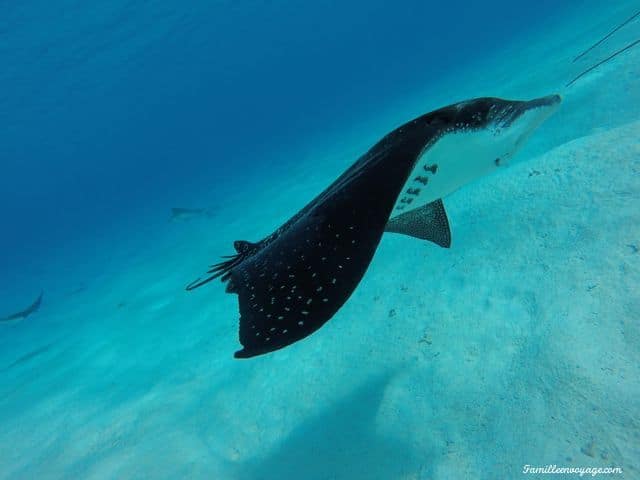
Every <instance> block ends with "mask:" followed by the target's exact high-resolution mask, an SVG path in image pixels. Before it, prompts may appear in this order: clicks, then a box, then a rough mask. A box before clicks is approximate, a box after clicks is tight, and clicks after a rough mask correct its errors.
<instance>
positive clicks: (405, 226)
mask: <svg viewBox="0 0 640 480" xmlns="http://www.w3.org/2000/svg"><path fill="white" fill-rule="evenodd" d="M385 231H386V232H393V233H401V234H403V235H409V236H411V237H416V238H420V239H422V240H429V241H430V242H433V243H435V244H437V245H440V246H441V247H445V248H449V247H450V246H451V230H450V228H449V219H448V218H447V212H446V211H445V209H444V204H443V203H442V199H439V200H436V201H435V202H431V203H428V204H426V205H425V206H423V207H420V208H416V209H414V210H411V211H409V212H406V213H403V214H402V215H398V216H397V217H394V218H392V219H391V220H389V222H388V223H387V226H386V227H385Z"/></svg>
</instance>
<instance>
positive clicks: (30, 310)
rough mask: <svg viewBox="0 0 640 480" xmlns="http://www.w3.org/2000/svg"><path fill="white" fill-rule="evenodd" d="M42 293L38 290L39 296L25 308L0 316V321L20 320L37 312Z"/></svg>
mask: <svg viewBox="0 0 640 480" xmlns="http://www.w3.org/2000/svg"><path fill="white" fill-rule="evenodd" d="M42 295H43V292H40V296H39V297H38V298H37V299H36V300H35V301H34V302H33V303H32V304H31V305H29V306H28V307H27V308H25V309H24V310H21V311H19V312H16V313H12V314H11V315H8V316H6V317H3V318H0V322H10V321H12V320H22V319H25V318H27V317H28V316H29V315H31V314H33V313H35V312H37V311H38V310H39V309H40V305H41V304H42Z"/></svg>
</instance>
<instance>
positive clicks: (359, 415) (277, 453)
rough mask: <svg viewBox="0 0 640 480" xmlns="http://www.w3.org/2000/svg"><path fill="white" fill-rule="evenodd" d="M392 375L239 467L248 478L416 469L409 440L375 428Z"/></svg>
mask: <svg viewBox="0 0 640 480" xmlns="http://www.w3.org/2000/svg"><path fill="white" fill-rule="evenodd" d="M392 378H393V374H392V373H387V374H384V375H379V376H377V377H374V378H373V379H372V380H369V381H368V382H366V383H365V384H364V385H362V386H360V387H359V388H357V389H356V390H355V391H354V392H353V393H352V394H350V395H348V396H346V397H345V398H343V399H341V400H340V401H338V402H337V403H335V404H334V405H332V406H330V407H329V408H327V409H326V410H324V411H323V412H322V413H320V414H318V415H316V416H314V417H311V418H310V419H308V420H306V421H304V422H303V423H302V424H301V425H300V426H298V427H297V428H296V429H295V430H293V431H292V432H291V434H290V435H289V436H288V437H287V438H285V439H284V440H283V441H282V443H281V444H280V445H279V446H277V447H276V448H275V449H274V450H273V451H272V452H271V453H270V454H269V455H268V456H267V457H266V458H265V459H261V460H260V461H256V462H249V463H246V464H245V465H243V466H242V467H240V469H239V470H238V471H237V474H238V475H237V478H241V479H243V480H245V479H246V480H276V479H277V480H282V479H285V478H304V479H305V480H320V479H323V480H326V479H332V480H340V479H350V480H355V479H367V480H369V479H372V480H373V479H380V480H382V479H385V480H388V479H390V478H401V477H402V476H403V474H405V475H406V473H407V472H415V471H416V470H417V469H418V464H417V462H416V459H415V454H414V451H413V449H412V448H411V446H410V444H409V443H408V442H405V441H402V440H399V439H397V438H392V437H389V436H387V435H385V434H383V433H380V432H378V431H376V417H377V416H378V411H379V408H380V404H381V402H382V399H383V397H384V392H385V388H386V387H387V385H388V384H389V382H390V380H391V379H392Z"/></svg>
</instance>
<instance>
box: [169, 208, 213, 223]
mask: <svg viewBox="0 0 640 480" xmlns="http://www.w3.org/2000/svg"><path fill="white" fill-rule="evenodd" d="M212 215H213V212H212V211H211V209H209V208H181V207H173V208H172V209H171V216H170V217H169V219H170V220H171V221H173V222H175V221H179V220H192V219H194V218H200V217H211V216H212Z"/></svg>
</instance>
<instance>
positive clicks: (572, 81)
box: [565, 38, 640, 87]
mask: <svg viewBox="0 0 640 480" xmlns="http://www.w3.org/2000/svg"><path fill="white" fill-rule="evenodd" d="M639 43H640V38H639V39H638V40H636V41H635V42H633V43H630V44H629V45H627V46H626V47H624V48H621V49H620V50H618V51H617V52H614V53H612V54H611V55H609V56H608V57H607V58H605V59H604V60H602V61H600V62H598V63H596V64H595V65H594V66H592V67H590V68H587V69H586V70H585V71H584V72H582V73H581V74H580V75H578V76H577V77H575V78H574V79H573V80H571V81H570V82H569V83H567V84H566V85H565V86H566V87H570V86H571V85H573V84H574V83H575V82H576V80H578V79H580V78H582V77H584V76H585V75H586V74H587V73H589V72H590V71H592V70H595V69H596V68H598V67H599V66H600V65H602V64H603V63H607V62H608V61H609V60H611V59H612V58H613V57H617V56H618V55H620V54H621V53H622V52H624V51H625V50H629V49H630V48H632V47H635V46H636V45H637V44H639Z"/></svg>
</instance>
